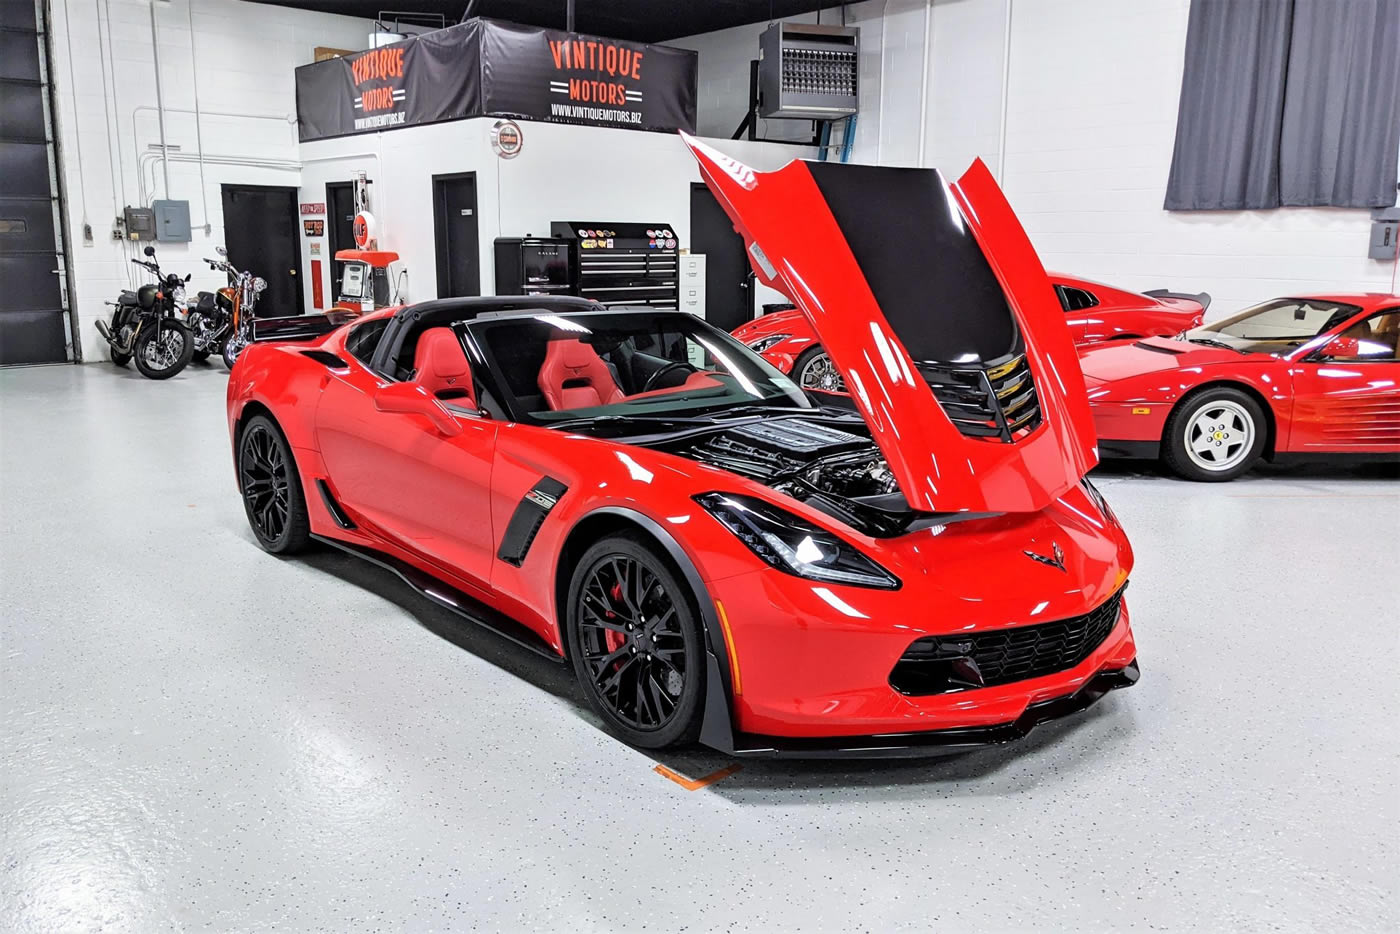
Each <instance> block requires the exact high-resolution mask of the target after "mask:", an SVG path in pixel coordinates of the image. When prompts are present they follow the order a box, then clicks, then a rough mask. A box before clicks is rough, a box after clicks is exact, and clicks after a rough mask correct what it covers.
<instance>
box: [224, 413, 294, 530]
mask: <svg viewBox="0 0 1400 934" xmlns="http://www.w3.org/2000/svg"><path fill="white" fill-rule="evenodd" d="M238 487H239V489H240V490H241V491H242V493H243V511H244V512H245V513H247V515H248V524H249V525H250V526H252V528H253V535H254V536H256V537H257V540H258V544H259V545H261V546H262V547H263V549H264V550H266V551H270V552H272V553H273V554H275V555H288V554H294V553H296V552H298V551H301V550H303V549H304V548H305V547H306V545H307V542H309V541H310V540H311V520H310V518H309V517H308V516H307V513H306V499H305V497H304V496H303V495H302V491H301V477H300V476H299V475H298V474H297V465H296V461H295V460H293V459H292V448H291V445H289V444H287V439H286V438H284V437H283V436H282V432H281V431H280V430H279V429H278V427H277V425H276V423H274V422H273V421H272V419H270V418H268V417H267V416H266V415H254V416H253V417H252V418H251V419H249V420H248V424H247V425H245V426H244V428H243V431H242V432H241V433H240V434H239V436H238Z"/></svg>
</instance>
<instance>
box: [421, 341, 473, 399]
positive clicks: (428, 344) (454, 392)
mask: <svg viewBox="0 0 1400 934" xmlns="http://www.w3.org/2000/svg"><path fill="white" fill-rule="evenodd" d="M413 369H414V377H413V380H414V382H416V383H418V385H420V386H422V387H423V388H424V389H426V390H427V391H428V392H430V393H432V394H433V395H434V396H436V397H437V398H439V399H442V400H444V401H449V402H456V403H457V404H459V405H466V406H468V407H472V406H475V405H476V398H475V395H474V394H473V392H472V377H471V364H470V363H468V362H467V354H466V352H465V351H463V350H462V342H461V341H459V340H458V339H457V335H456V334H453V333H452V329H451V328H445V327H439V328H429V329H428V330H426V331H424V332H423V334H422V336H421V337H419V338H418V347H417V349H415V350H414V352H413Z"/></svg>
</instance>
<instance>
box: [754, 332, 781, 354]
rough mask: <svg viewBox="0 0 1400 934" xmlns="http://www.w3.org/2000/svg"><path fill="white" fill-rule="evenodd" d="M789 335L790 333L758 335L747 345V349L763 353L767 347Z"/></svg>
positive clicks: (778, 342)
mask: <svg viewBox="0 0 1400 934" xmlns="http://www.w3.org/2000/svg"><path fill="white" fill-rule="evenodd" d="M791 336H792V335H791V334H770V335H768V336H767V337H760V338H759V339H758V340H756V341H754V342H753V343H752V344H750V345H749V349H750V350H752V351H753V352H754V353H763V352H764V351H765V350H767V349H768V348H769V347H776V346H777V345H778V344H781V343H782V342H783V341H785V340H787V339H788V338H789V337H791Z"/></svg>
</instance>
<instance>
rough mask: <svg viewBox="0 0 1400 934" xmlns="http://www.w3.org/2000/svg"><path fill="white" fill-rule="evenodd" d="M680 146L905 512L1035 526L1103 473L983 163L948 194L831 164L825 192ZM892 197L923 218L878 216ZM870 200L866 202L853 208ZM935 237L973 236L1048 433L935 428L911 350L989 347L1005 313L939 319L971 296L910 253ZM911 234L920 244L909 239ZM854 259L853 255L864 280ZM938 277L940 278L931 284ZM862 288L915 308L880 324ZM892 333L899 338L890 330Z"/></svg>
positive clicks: (800, 172)
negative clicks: (826, 371)
mask: <svg viewBox="0 0 1400 934" xmlns="http://www.w3.org/2000/svg"><path fill="white" fill-rule="evenodd" d="M681 135H682V137H683V138H684V139H685V142H686V145H688V146H689V147H690V149H691V152H693V153H694V154H695V158H696V159H697V160H698V161H699V163H700V172H701V175H702V176H703V177H704V179H705V182H706V184H708V185H709V187H710V190H711V191H712V192H714V195H715V197H716V198H717V199H718V200H719V203H720V204H721V205H723V206H724V209H725V211H726V212H727V213H728V214H729V217H730V219H731V220H733V221H734V226H735V229H736V230H738V231H739V233H740V234H741V235H742V236H743V238H744V242H745V244H746V245H747V246H748V250H749V257H750V260H751V262H752V265H753V267H754V270H755V272H756V274H757V275H758V278H759V280H760V281H761V282H763V283H764V284H765V285H768V286H770V287H771V288H774V289H777V290H778V291H780V292H782V293H783V294H784V295H786V296H787V297H788V299H789V300H790V301H791V302H792V303H793V304H794V305H796V306H797V308H798V309H799V310H800V311H801V312H802V314H803V315H804V317H806V319H807V321H808V322H809V323H810V325H811V326H812V329H813V330H814V331H815V332H816V335H817V338H818V340H819V341H820V342H821V344H822V346H824V347H825V348H826V350H827V353H828V354H829V355H830V357H831V360H832V362H833V363H834V364H835V365H836V367H837V368H838V369H839V370H840V371H841V374H842V376H843V377H844V378H845V380H846V385H847V387H849V389H850V392H851V396H852V399H853V401H854V403H855V405H856V407H857V409H859V411H860V413H861V415H862V416H863V417H864V418H865V421H866V423H867V424H868V425H869V426H870V430H871V433H872V435H873V437H874V440H875V442H876V443H877V444H878V445H879V447H880V451H881V453H883V454H884V455H885V458H886V459H887V460H888V462H889V465H890V470H891V471H892V472H893V473H894V475H895V478H896V479H897V480H898V481H899V486H900V489H901V490H902V491H903V492H904V495H905V497H906V498H907V499H908V501H909V503H910V505H911V506H913V507H914V508H915V509H921V510H926V511H929V512H959V511H973V512H1027V511H1037V510H1040V509H1044V508H1045V507H1046V506H1048V505H1049V504H1050V503H1052V502H1054V501H1055V500H1056V499H1058V498H1059V497H1060V496H1062V495H1063V494H1064V493H1065V491H1066V490H1068V489H1069V488H1070V487H1072V486H1074V485H1075V484H1077V483H1078V482H1079V481H1080V480H1081V479H1082V478H1083V476H1084V475H1085V474H1086V473H1087V472H1088V471H1089V470H1090V469H1091V468H1092V467H1093V466H1094V464H1095V463H1097V460H1098V457H1097V453H1096V450H1095V447H1094V423H1093V419H1092V416H1091V414H1090V411H1089V404H1088V401H1087V398H1086V391H1085V387H1084V378H1083V376H1082V374H1081V373H1080V370H1079V363H1078V357H1077V356H1076V354H1075V349H1074V344H1073V341H1072V339H1071V337H1070V333H1069V329H1068V328H1067V327H1066V325H1065V322H1064V313H1063V312H1062V311H1061V309H1060V306H1059V303H1058V301H1057V300H1056V298H1055V293H1054V290H1053V289H1052V287H1051V285H1050V280H1049V279H1048V278H1047V277H1046V274H1045V269H1044V267H1043V266H1041V264H1040V260H1039V258H1038V257H1037V256H1036V253H1035V249H1034V248H1033V247H1032V246H1031V243H1030V240H1029V239H1028V238H1027V237H1026V234H1025V231H1024V230H1023V229H1022V228H1021V225H1020V222H1019V221H1017V219H1016V216H1015V214H1013V213H1012V211H1011V206H1010V205H1009V204H1008V203H1007V201H1006V198H1005V196H1004V195H1003V194H1002V193H1001V190H1000V189H999V188H998V187H997V185H996V182H995V181H994V180H993V179H992V176H991V173H990V172H988V171H987V168H986V166H985V165H983V164H982V163H981V161H980V160H979V161H978V162H975V163H973V166H972V168H970V169H969V170H968V171H967V174H965V175H964V176H963V177H962V178H961V179H959V181H958V183H957V184H956V185H955V186H951V188H946V187H945V183H944V182H943V179H942V177H941V176H940V175H939V174H938V173H937V172H935V171H933V170H930V169H890V168H874V167H869V166H839V165H826V164H823V166H822V169H821V171H822V175H823V181H822V185H821V186H819V184H818V182H817V180H816V178H815V177H814V176H813V174H812V170H811V169H810V168H809V167H808V165H807V164H806V163H804V162H792V163H789V164H788V165H786V166H784V167H783V168H782V169H779V170H778V171H776V172H755V171H754V170H753V169H751V168H749V167H748V166H746V165H744V164H742V163H740V162H737V161H735V160H733V159H730V158H729V157H727V156H725V155H723V154H722V153H720V152H718V151H716V150H714V149H711V148H710V147H709V146H706V145H705V144H703V143H701V142H699V141H698V140H696V139H695V138H694V137H691V136H688V135H686V134H684V133H682V134H681ZM838 172H839V173H842V174H840V175H837V174H836V173H838ZM886 182H888V183H889V185H888V186H887V187H883V188H882V185H884V183H886ZM846 185H849V186H851V187H848V188H847V190H845V191H840V192H839V194H840V195H841V198H842V200H843V203H844V205H845V209H844V210H842V211H841V213H842V215H843V217H842V220H841V221H840V222H838V221H837V217H836V214H835V213H834V212H833V208H832V206H831V204H830V203H829V202H828V198H827V196H826V195H824V194H823V187H824V188H825V190H826V192H828V193H836V189H835V188H833V186H846ZM891 191H897V192H901V193H913V194H915V195H920V196H921V197H918V199H917V202H918V203H914V202H909V201H906V202H901V203H900V215H899V216H898V217H892V216H889V212H888V211H886V210H884V208H883V207H881V205H880V202H881V201H884V202H885V203H886V204H888V203H889V202H890V192H891ZM867 195H872V196H876V197H874V198H872V199H871V200H869V201H863V199H865V198H866V196H867ZM949 195H951V197H949ZM879 196H883V197H879ZM954 199H955V200H954ZM852 203H866V204H868V210H862V211H860V212H859V214H858V216H856V217H852V213H851V211H850V210H849V205H850V204H852ZM928 204H935V205H937V204H945V205H946V208H944V210H942V211H941V212H940V213H941V214H942V216H941V217H937V216H929V217H926V216H924V214H926V213H929V212H927V211H926V210H925V211H923V212H921V211H920V207H921V206H923V205H928ZM935 224H941V225H942V226H943V227H944V228H945V229H948V228H950V229H952V230H954V231H955V233H956V235H957V236H959V237H960V236H962V235H963V234H964V233H966V232H970V233H971V234H972V236H973V237H974V238H975V243H976V246H977V247H979V248H980V250H981V253H982V254H983V255H984V256H985V257H986V259H987V262H988V264H989V265H990V267H991V269H992V271H993V272H994V273H995V277H996V280H997V282H998V283H999V284H1000V286H1001V291H1002V293H1004V299H1005V302H1006V305H1009V307H1010V309H1011V311H1012V313H1014V316H1015V321H1016V323H1017V324H1018V325H1019V327H1020V332H1021V335H1022V338H1023V339H1024V342H1025V348H1026V356H1027V359H1028V361H1029V363H1030V368H1031V372H1032V374H1033V377H1034V380H1035V385H1036V391H1037V394H1038V396H1039V401H1040V406H1041V419H1042V421H1041V424H1040V426H1039V427H1037V428H1036V429H1035V430H1034V431H1032V432H1031V433H1030V434H1029V435H1027V436H1025V437H1023V438H1021V439H1019V440H1017V441H1014V442H1011V443H1007V442H1004V441H1001V440H989V439H983V438H970V437H967V436H964V435H963V434H962V432H960V431H959V430H958V429H957V428H956V427H955V426H954V425H953V423H952V422H951V421H949V420H948V418H947V416H946V415H944V413H943V409H942V407H941V406H940V405H939V403H938V401H937V399H935V398H934V395H933V391H932V390H931V389H930V388H929V386H928V384H927V383H926V382H925V381H924V379H923V378H922V377H921V376H920V375H919V373H918V371H917V369H916V368H915V366H914V359H913V358H911V356H910V353H909V351H908V350H906V345H909V344H913V345H915V346H921V347H926V346H929V345H930V344H931V343H936V344H940V345H943V346H951V345H954V344H958V343H959V342H961V341H962V340H963V333H962V332H964V331H965V332H966V333H967V334H975V333H978V332H995V331H996V329H997V328H1000V327H1003V326H1004V325H1005V322H1003V321H998V320H995V319H994V317H992V315H993V314H994V313H989V314H984V307H986V308H990V307H991V305H993V304H995V305H1000V299H1001V296H988V295H986V294H985V290H984V293H983V294H981V295H972V297H973V298H975V299H980V300H981V301H980V302H975V301H967V302H965V306H954V307H951V308H950V307H949V306H948V305H947V304H944V305H942V306H939V304H938V303H940V302H943V303H947V302H949V301H958V300H959V299H960V298H965V297H967V296H968V295H969V294H971V293H970V292H969V287H968V286H967V283H966V282H964V281H962V278H961V277H960V276H958V275H956V274H950V273H949V272H948V268H947V267H948V263H947V262H942V263H940V262H939V261H938V260H939V259H940V258H939V257H933V258H932V259H931V258H930V257H929V256H928V255H927V253H928V251H927V250H924V251H921V250H920V244H919V241H920V240H921V239H926V238H921V237H918V236H917V234H918V233H919V231H920V228H922V227H924V226H925V225H927V228H928V230H930V231H931V230H932V229H933V227H934V225H935ZM901 231H902V232H903V233H901ZM911 232H912V233H913V234H915V236H908V234H909V233H911ZM852 244H858V245H859V252H860V253H861V254H862V255H863V256H864V257H865V263H864V265H863V264H862V262H861V261H859V260H858V259H857V257H856V252H853V249H852ZM872 248H873V249H874V250H875V251H877V252H874V253H872ZM872 257H877V258H876V259H872ZM876 262H878V263H879V265H880V267H881V268H880V269H879V270H878V271H876V270H875V263H876ZM889 262H895V263H897V264H899V268H900V269H901V271H902V275H903V276H906V277H910V278H909V279H908V280H906V281H900V282H899V283H898V288H890V287H888V286H889V284H890V279H891V277H890V269H891V266H889V265H888V263H889ZM939 266H941V267H942V268H943V269H944V272H943V273H942V274H941V275H934V274H931V273H930V272H929V271H928V270H929V268H930V267H939ZM967 272H968V275H967V277H966V278H967V280H969V281H971V280H974V279H976V276H975V275H974V274H975V273H977V272H978V270H975V269H972V268H970V267H969V269H968V270H967ZM868 273H869V275H867V274H868ZM954 280H956V281H954ZM872 283H874V284H875V288H878V289H881V291H883V293H884V294H886V295H887V296H889V295H891V294H895V293H898V294H901V295H908V294H910V292H911V290H912V291H913V292H914V293H915V294H917V295H918V296H919V297H918V304H919V306H920V307H919V308H918V309H910V308H907V307H901V308H891V309H882V308H881V306H880V303H879V301H878V300H877V298H876V294H875V290H874V289H873V288H872ZM993 290H994V286H993ZM887 301H889V299H888V298H887ZM925 308H926V309H928V310H927V312H926V313H925V312H924V310H923V309H925ZM1003 314H1004V310H1003ZM891 318H894V319H896V320H898V321H900V323H901V327H900V328H895V327H894V326H892V325H891V323H890V319H891ZM971 339H972V338H968V340H971ZM937 362H939V363H942V364H960V363H964V362H965V361H963V360H960V359H954V360H946V359H943V360H938V361H937Z"/></svg>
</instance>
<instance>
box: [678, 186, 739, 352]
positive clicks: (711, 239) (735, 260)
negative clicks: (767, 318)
mask: <svg viewBox="0 0 1400 934" xmlns="http://www.w3.org/2000/svg"><path fill="white" fill-rule="evenodd" d="M690 252H692V253H703V254H704V255H705V320H706V321H708V322H710V323H711V324H713V325H714V326H715V327H718V328H723V329H724V330H726V331H732V330H734V329H735V328H737V327H738V326H739V325H741V324H743V323H744V322H745V321H748V320H750V319H752V318H753V285H752V283H753V270H752V269H750V268H749V258H748V256H747V255H746V254H745V253H744V238H743V237H741V236H739V235H738V234H737V233H735V232H734V223H733V221H731V220H730V219H729V215H728V214H725V213H724V208H722V207H720V206H719V202H718V201H716V200H715V196H714V195H713V194H711V193H710V189H708V188H706V187H705V186H704V185H698V184H693V185H691V186H690Z"/></svg>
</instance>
